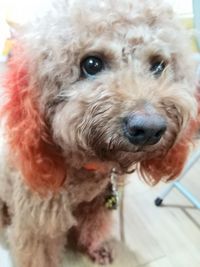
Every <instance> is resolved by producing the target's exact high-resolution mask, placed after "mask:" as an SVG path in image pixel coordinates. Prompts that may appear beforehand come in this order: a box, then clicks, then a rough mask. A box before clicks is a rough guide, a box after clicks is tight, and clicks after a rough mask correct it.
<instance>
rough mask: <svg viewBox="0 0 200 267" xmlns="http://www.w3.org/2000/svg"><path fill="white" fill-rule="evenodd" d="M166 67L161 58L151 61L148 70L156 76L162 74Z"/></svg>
mask: <svg viewBox="0 0 200 267" xmlns="http://www.w3.org/2000/svg"><path fill="white" fill-rule="evenodd" d="M165 67H166V62H165V61H163V60H156V61H152V62H151V66H150V71H151V72H152V73H153V74H154V75H155V76H156V77H157V76H160V75H161V74H162V72H163V71H164V69H165Z"/></svg>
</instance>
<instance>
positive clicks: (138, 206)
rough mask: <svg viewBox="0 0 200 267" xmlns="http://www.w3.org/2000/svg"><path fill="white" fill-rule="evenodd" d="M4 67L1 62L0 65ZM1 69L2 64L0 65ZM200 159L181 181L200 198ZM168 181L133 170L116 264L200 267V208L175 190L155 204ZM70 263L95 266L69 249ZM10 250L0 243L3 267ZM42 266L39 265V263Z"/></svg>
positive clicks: (77, 266) (76, 266)
mask: <svg viewBox="0 0 200 267" xmlns="http://www.w3.org/2000/svg"><path fill="white" fill-rule="evenodd" d="M0 67H1V66H0ZM0 69H1V70H2V68H0ZM199 176H200V162H199V163H197V164H196V165H195V166H194V168H193V169H192V170H191V171H190V173H189V174H188V175H187V176H186V177H185V179H184V180H183V181H182V182H183V184H184V185H186V186H187V188H188V189H189V190H190V191H192V192H193V193H194V195H196V196H197V197H199V199H200V177H199ZM166 187H167V185H164V184H160V185H158V186H156V187H155V188H150V187H148V186H147V185H146V184H145V183H144V182H143V181H141V180H140V179H138V177H137V176H136V175H135V174H134V175H131V176H130V178H129V181H128V184H127V186H126V188H125V239H126V240H125V241H126V245H123V244H122V243H120V242H119V241H116V240H119V224H118V222H117V216H118V214H115V216H116V224H115V226H114V228H113V232H114V236H115V240H114V241H113V243H114V244H113V245H114V246H115V247H116V261H115V264H113V265H112V266H113V267H121V266H125V267H200V211H199V210H197V209H195V208H194V207H193V206H192V205H191V204H190V203H189V202H188V201H187V200H186V199H185V198H184V197H183V196H182V195H181V194H180V193H179V192H177V191H176V190H174V191H173V192H171V193H170V195H169V196H168V197H167V198H166V200H165V201H164V206H163V207H160V208H158V207H155V206H154V199H155V198H156V197H157V196H158V195H159V192H161V191H162V190H163V189H164V188H166ZM65 261H66V264H65V263H63V267H64V266H70V267H72V266H73V267H90V266H91V267H92V266H94V265H93V264H91V263H90V262H89V261H88V260H87V259H86V258H84V257H82V256H81V255H74V254H71V253H68V254H67V255H66V260H65ZM11 266H12V265H11V262H10V258H9V254H8V251H7V250H5V249H3V247H0V267H11ZM38 267H40V266H38Z"/></svg>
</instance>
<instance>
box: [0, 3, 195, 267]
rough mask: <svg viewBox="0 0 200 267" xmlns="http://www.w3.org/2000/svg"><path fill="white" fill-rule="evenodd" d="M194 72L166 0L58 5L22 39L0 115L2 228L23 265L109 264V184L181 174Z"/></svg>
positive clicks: (191, 131)
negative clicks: (70, 260) (76, 253)
mask: <svg viewBox="0 0 200 267" xmlns="http://www.w3.org/2000/svg"><path fill="white" fill-rule="evenodd" d="M194 73H195V72H194V67H193V62H192V60H191V51H190V49H189V45H188V34H186V32H185V31H184V30H183V29H182V27H181V26H180V25H179V22H178V20H177V19H176V17H175V15H174V13H173V11H172V9H171V8H170V7H169V6H168V4H166V3H165V2H164V1H161V0H124V1H120V0H115V1H114V0H100V1H96V0H85V1H81V0H60V1H59V4H58V3H57V4H56V5H54V6H53V7H52V9H51V10H50V12H49V13H48V14H47V15H46V16H45V17H43V18H40V19H38V20H37V21H36V22H35V23H33V24H32V25H29V26H28V27H27V28H26V29H25V30H24V32H23V34H22V35H21V36H19V37H18V40H17V41H16V45H15V49H14V51H13V53H12V58H11V59H10V61H9V64H8V70H7V73H6V75H5V79H4V86H3V89H4V90H3V94H2V101H1V103H2V106H1V112H0V114H1V136H2V138H1V157H0V158H1V159H0V173H1V176H0V228H1V230H3V229H7V230H8V231H7V232H8V234H7V239H8V243H9V246H10V249H11V253H12V257H13V261H14V263H15V265H16V266H17V267H38V266H40V267H59V266H60V262H61V261H62V255H63V253H64V250H65V249H66V246H67V244H68V245H73V247H74V248H75V249H77V250H80V251H83V252H85V253H86V254H87V255H88V256H89V257H90V258H91V259H92V260H93V261H95V262H97V263H99V264H107V263H110V262H112V260H113V256H112V252H111V250H110V249H109V248H108V247H107V245H106V240H107V239H108V237H109V233H110V230H111V229H112V211H111V209H112V208H116V205H117V196H116V193H117V192H116V191H117V189H116V188H115V187H116V184H117V183H118V180H115V181H112V179H111V178H112V177H113V175H114V176H116V175H119V176H120V177H121V178H120V179H125V178H123V177H124V176H126V174H127V173H129V172H131V171H132V170H133V169H136V170H137V171H138V173H139V174H140V176H141V177H143V179H144V180H145V181H146V182H147V183H149V184H150V185H154V184H157V183H158V182H159V181H160V180H161V179H162V180H164V181H169V180H172V179H174V178H176V177H177V176H178V175H179V174H180V172H181V170H182V168H183V166H184V163H185V161H186V159H187V156H188V153H189V151H190V147H191V143H192V140H193V137H194V135H195V132H196V128H197V126H196V124H197V123H196V119H195V118H196V114H197V101H196V97H195V82H194ZM117 179H118V178H117ZM123 181H124V180H123Z"/></svg>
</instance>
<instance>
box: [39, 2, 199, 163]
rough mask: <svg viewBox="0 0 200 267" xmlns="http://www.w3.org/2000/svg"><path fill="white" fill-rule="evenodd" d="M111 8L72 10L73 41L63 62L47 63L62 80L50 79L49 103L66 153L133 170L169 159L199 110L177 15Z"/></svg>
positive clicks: (65, 46)
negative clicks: (138, 164)
mask: <svg viewBox="0 0 200 267" xmlns="http://www.w3.org/2000/svg"><path fill="white" fill-rule="evenodd" d="M75 2H76V1H75ZM91 2H95V4H94V3H92V4H91ZM141 2H142V3H141ZM154 2H155V1H154ZM111 3H112V1H99V2H98V3H97V2H96V1H85V2H84V4H82V3H81V1H80V2H79V4H78V5H76V6H75V7H73V5H72V7H71V9H70V12H69V13H71V15H69V18H68V21H66V27H69V28H67V30H66V36H62V37H63V39H66V40H65V42H64V43H63V40H62V47H59V48H57V50H58V51H56V52H57V55H56V57H57V58H56V57H55V55H51V57H52V58H50V56H49V58H48V56H47V59H46V61H47V64H52V67H53V68H54V70H55V74H54V71H52V72H49V73H47V75H46V76H45V78H44V80H45V82H44V86H43V88H42V90H43V94H44V97H43V98H42V101H43V103H44V104H45V106H46V110H45V112H46V114H47V118H48V120H49V121H50V123H51V129H52V131H53V134H54V138H55V140H56V142H58V143H59V145H60V146H61V147H62V149H63V150H64V152H67V153H68V152H69V150H70V151H72V152H75V153H77V151H79V152H80V151H84V153H86V154H87V155H91V156H94V157H95V156H96V157H99V158H101V159H111V160H115V161H118V162H119V163H120V165H121V166H122V167H127V166H129V165H130V164H131V163H133V162H138V161H140V160H141V159H144V158H149V157H152V156H153V157H154V156H155V155H157V156H158V155H162V154H165V153H166V152H167V151H168V150H169V149H170V148H171V147H172V146H173V144H174V142H175V141H176V140H177V138H178V136H179V134H180V133H181V132H182V130H183V129H184V128H185V127H186V125H187V123H188V120H189V118H191V115H192V114H193V112H194V110H195V104H194V98H193V95H192V94H193V92H192V90H193V89H192V86H191V81H190V66H189V63H188V61H187V60H188V55H185V53H186V50H185V48H184V45H183V44H182V42H183V41H182V38H183V36H182V33H181V32H179V31H178V30H180V29H179V28H178V26H177V25H176V24H173V21H171V20H173V16H172V14H171V13H170V11H169V10H168V9H167V8H166V7H164V8H162V6H161V5H162V4H158V3H157V4H158V5H159V6H158V7H156V6H155V5H154V7H152V1H136V0H135V1H127V2H124V3H123V4H119V3H118V4H119V6H117V5H116V7H113V6H112V5H111ZM128 3H129V5H128ZM62 34H63V33H62ZM179 34H180V35H181V37H180V36H178V35H179ZM57 42H59V38H58V40H57ZM52 53H53V52H52ZM45 68H46V66H45ZM46 84H47V85H46ZM49 85H50V86H51V88H49ZM50 89H52V94H49V90H50ZM45 90H46V91H45ZM43 103H42V104H43Z"/></svg>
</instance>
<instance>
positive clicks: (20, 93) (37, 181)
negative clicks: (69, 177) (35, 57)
mask: <svg viewBox="0 0 200 267" xmlns="http://www.w3.org/2000/svg"><path fill="white" fill-rule="evenodd" d="M20 51H21V49H19V48H18V49H16V50H15V53H14V54H13V56H12V58H11V60H10V62H9V64H8V71H7V74H6V76H5V83H4V88H5V95H6V103H5V104H4V105H3V108H2V109H1V117H3V118H4V123H5V134H6V137H7V139H8V145H9V149H10V150H9V156H10V158H11V160H12V161H13V163H14V164H15V166H16V167H17V168H18V169H20V171H21V173H22V176H23V177H24V179H25V181H26V182H27V184H28V185H30V186H31V188H32V189H34V190H37V191H40V192H44V191H48V190H56V189H58V188H59V187H60V186H61V185H62V183H63V181H64V179H65V177H66V173H65V167H64V164H65V163H64V159H63V157H62V154H61V151H60V150H59V148H58V147H57V146H56V145H55V144H54V142H53V140H52V137H51V134H50V132H49V131H50V130H49V128H48V127H47V125H46V123H45V121H44V118H43V116H42V114H41V113H40V112H39V109H38V106H37V103H38V101H37V97H38V96H37V94H38V91H37V90H36V88H34V86H33V85H31V82H30V79H29V77H30V75H29V73H28V71H27V69H28V68H27V61H26V60H25V59H24V58H23V55H22V54H21V52H20ZM22 58H23V59H22Z"/></svg>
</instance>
